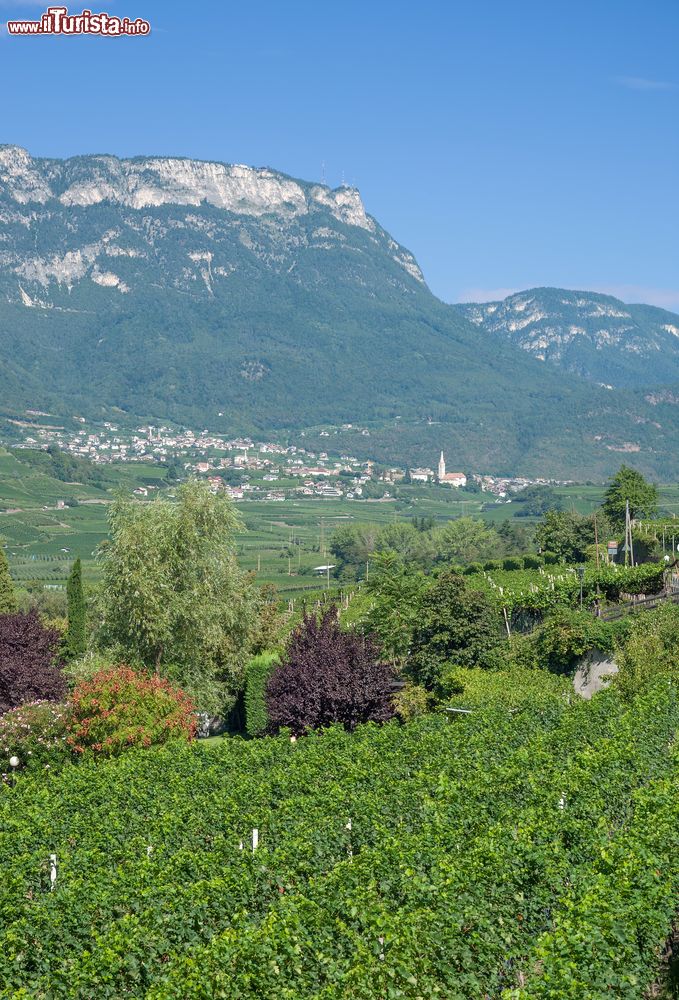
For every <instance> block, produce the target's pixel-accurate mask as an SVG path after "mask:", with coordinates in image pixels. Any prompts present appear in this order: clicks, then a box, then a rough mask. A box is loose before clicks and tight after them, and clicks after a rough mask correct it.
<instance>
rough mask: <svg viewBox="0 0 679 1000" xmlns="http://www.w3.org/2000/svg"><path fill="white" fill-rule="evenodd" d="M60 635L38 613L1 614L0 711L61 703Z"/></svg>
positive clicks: (62, 682)
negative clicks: (41, 702)
mask: <svg viewBox="0 0 679 1000" xmlns="http://www.w3.org/2000/svg"><path fill="white" fill-rule="evenodd" d="M58 645H59V633H58V632H57V630H56V629H53V628H45V626H44V625H43V624H42V622H41V621H40V618H39V616H38V613H37V611H29V613H28V614H27V615H24V614H16V615H0V712H7V711H9V709H10V708H16V707H17V706H18V705H23V704H25V702H27V701H37V700H39V699H45V700H47V701H58V700H59V698H61V697H62V696H63V695H64V693H65V691H66V683H65V681H64V678H63V676H62V673H61V670H60V668H59V666H58V663H57V648H58Z"/></svg>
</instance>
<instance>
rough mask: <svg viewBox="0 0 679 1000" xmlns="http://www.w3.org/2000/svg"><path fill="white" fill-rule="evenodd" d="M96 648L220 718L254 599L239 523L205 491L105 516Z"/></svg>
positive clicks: (241, 659)
mask: <svg viewBox="0 0 679 1000" xmlns="http://www.w3.org/2000/svg"><path fill="white" fill-rule="evenodd" d="M109 526H110V540H109V541H107V542H105V543H104V544H103V545H102V546H101V548H100V550H99V558H100V560H101V562H102V565H103V577H104V579H103V589H102V605H101V610H102V621H101V628H100V642H101V644H102V645H104V646H105V647H108V648H110V649H112V650H115V651H116V653H117V654H118V655H119V656H121V657H124V658H125V659H127V660H128V661H130V662H132V663H136V664H140V665H143V666H145V667H147V668H149V669H153V670H155V671H157V672H158V673H160V674H162V675H163V676H165V677H168V678H169V679H171V680H173V681H176V682H177V683H179V684H181V685H182V686H183V687H184V688H185V690H187V691H188V692H189V693H190V694H192V695H193V697H194V698H195V699H196V700H197V702H198V704H199V705H200V706H201V708H203V709H205V710H206V711H209V712H212V713H214V714H224V713H226V712H227V711H228V710H229V709H230V707H231V706H232V705H233V703H234V701H235V699H236V696H237V694H238V692H239V690H241V688H242V686H243V677H244V669H245V663H246V659H247V652H248V642H249V636H250V633H251V630H252V628H253V626H254V623H255V619H256V614H257V607H258V599H257V594H256V592H255V590H254V588H253V586H252V584H251V583H250V580H249V578H248V577H247V576H246V574H245V573H243V572H242V571H241V570H240V569H239V567H238V565H237V563H236V558H235V553H234V535H235V533H236V531H237V530H239V529H240V528H241V522H240V520H239V518H238V516H237V514H236V512H235V509H234V507H233V505H232V503H231V502H230V501H229V500H227V499H226V498H224V497H217V496H213V495H212V494H211V493H210V490H209V488H208V486H207V485H206V484H203V483H199V482H196V481H192V482H189V483H186V484H184V485H183V486H181V487H179V489H178V490H177V501H176V502H173V501H171V500H166V499H162V498H158V499H157V500H154V501H152V502H139V501H135V500H132V499H130V498H128V497H122V496H121V497H119V498H118V499H117V500H116V501H115V502H114V503H113V504H112V505H111V508H110V512H109Z"/></svg>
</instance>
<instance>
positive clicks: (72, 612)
mask: <svg viewBox="0 0 679 1000" xmlns="http://www.w3.org/2000/svg"><path fill="white" fill-rule="evenodd" d="M66 600H67V602H68V628H67V629H66V634H65V636H64V639H63V643H62V650H63V655H64V658H65V659H66V660H68V661H70V660H75V659H77V658H78V657H80V656H83V654H84V653H85V650H86V649H87V607H86V604H85V595H84V593H83V577H82V563H81V562H80V559H76V561H75V562H74V563H73V567H72V569H71V572H70V573H69V577H68V581H67V583H66Z"/></svg>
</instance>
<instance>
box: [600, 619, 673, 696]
mask: <svg viewBox="0 0 679 1000" xmlns="http://www.w3.org/2000/svg"><path fill="white" fill-rule="evenodd" d="M619 647H620V648H619V649H618V651H617V653H616V658H615V660H616V663H617V665H618V670H619V673H618V676H617V677H616V679H615V684H616V686H617V687H618V688H619V689H620V691H621V692H622V693H623V695H624V697H625V698H627V699H630V698H633V697H634V696H635V695H636V694H637V693H638V692H639V691H641V690H643V688H644V687H646V685H648V683H649V682H650V681H652V680H653V679H654V678H656V677H657V676H658V675H664V674H669V675H674V676H676V675H677V672H678V670H679V664H678V661H677V648H678V647H679V607H678V606H677V605H676V604H670V603H665V604H661V605H660V606H659V607H658V608H656V609H655V610H654V611H647V612H643V613H640V614H639V615H638V616H636V617H634V618H633V619H632V621H631V623H630V625H629V631H628V634H627V635H626V636H625V637H624V639H623V640H622V641H621V642H620V643H619Z"/></svg>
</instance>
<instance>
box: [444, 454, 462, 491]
mask: <svg viewBox="0 0 679 1000" xmlns="http://www.w3.org/2000/svg"><path fill="white" fill-rule="evenodd" d="M438 481H439V482H440V483H444V484H445V485H446V486H458V487H459V486H466V485H467V477H466V476H465V474H464V472H446V460H445V458H444V455H443V452H441V457H440V458H439V474H438Z"/></svg>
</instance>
